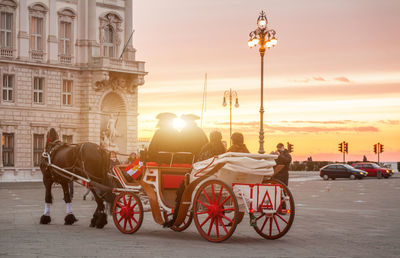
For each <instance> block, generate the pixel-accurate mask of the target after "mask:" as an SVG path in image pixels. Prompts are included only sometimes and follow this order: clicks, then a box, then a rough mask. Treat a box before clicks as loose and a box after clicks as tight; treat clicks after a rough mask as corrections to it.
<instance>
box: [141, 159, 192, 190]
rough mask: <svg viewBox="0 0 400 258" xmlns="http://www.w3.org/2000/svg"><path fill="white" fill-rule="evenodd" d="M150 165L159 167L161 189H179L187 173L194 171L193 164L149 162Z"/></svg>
mask: <svg viewBox="0 0 400 258" xmlns="http://www.w3.org/2000/svg"><path fill="white" fill-rule="evenodd" d="M146 166H148V167H157V168H158V173H159V177H158V178H159V180H160V186H161V187H160V189H178V188H179V186H180V185H181V183H182V181H183V179H184V177H185V174H187V173H190V172H191V171H192V164H171V165H169V164H161V165H160V164H157V163H155V162H147V164H146Z"/></svg>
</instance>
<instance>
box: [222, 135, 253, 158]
mask: <svg viewBox="0 0 400 258" xmlns="http://www.w3.org/2000/svg"><path fill="white" fill-rule="evenodd" d="M231 139H232V146H231V147H230V148H229V149H228V150H227V152H244V153H250V151H249V150H248V149H247V147H246V144H244V137H243V134H241V133H233V134H232V136H231Z"/></svg>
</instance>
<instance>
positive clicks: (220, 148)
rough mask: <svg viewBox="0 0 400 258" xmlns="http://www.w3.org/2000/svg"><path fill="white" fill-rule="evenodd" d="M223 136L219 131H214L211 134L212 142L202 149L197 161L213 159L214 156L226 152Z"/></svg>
mask: <svg viewBox="0 0 400 258" xmlns="http://www.w3.org/2000/svg"><path fill="white" fill-rule="evenodd" d="M221 140H222V134H221V133H220V132H218V131H212V132H211V133H210V142H209V143H207V144H206V145H204V146H203V148H201V151H200V154H199V158H198V159H197V161H201V160H205V159H209V158H212V157H214V156H217V155H220V154H223V153H225V152H226V148H225V146H224V145H223V144H222V141H221Z"/></svg>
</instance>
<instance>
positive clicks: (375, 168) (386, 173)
mask: <svg viewBox="0 0 400 258" xmlns="http://www.w3.org/2000/svg"><path fill="white" fill-rule="evenodd" d="M352 166H353V167H354V168H356V169H360V170H364V171H366V172H368V176H373V177H378V178H381V177H384V178H389V177H390V176H391V175H392V174H393V172H394V171H393V170H392V169H387V168H382V167H380V166H379V165H378V164H375V163H372V162H363V163H355V164H352Z"/></svg>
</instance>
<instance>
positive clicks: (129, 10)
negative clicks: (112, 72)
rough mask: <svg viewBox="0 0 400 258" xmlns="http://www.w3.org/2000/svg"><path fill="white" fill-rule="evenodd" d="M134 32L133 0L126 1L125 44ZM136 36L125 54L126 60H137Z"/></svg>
mask: <svg viewBox="0 0 400 258" xmlns="http://www.w3.org/2000/svg"><path fill="white" fill-rule="evenodd" d="M132 30H133V0H126V1H125V34H124V41H123V42H124V44H125V43H126V41H127V40H128V39H129V37H130V36H131V33H132ZM134 36H135V34H133V35H132V38H131V40H130V41H129V44H128V46H127V47H126V49H125V52H124V55H123V57H124V59H126V60H132V61H134V60H135V52H136V50H135V49H134V47H133V38H134Z"/></svg>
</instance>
